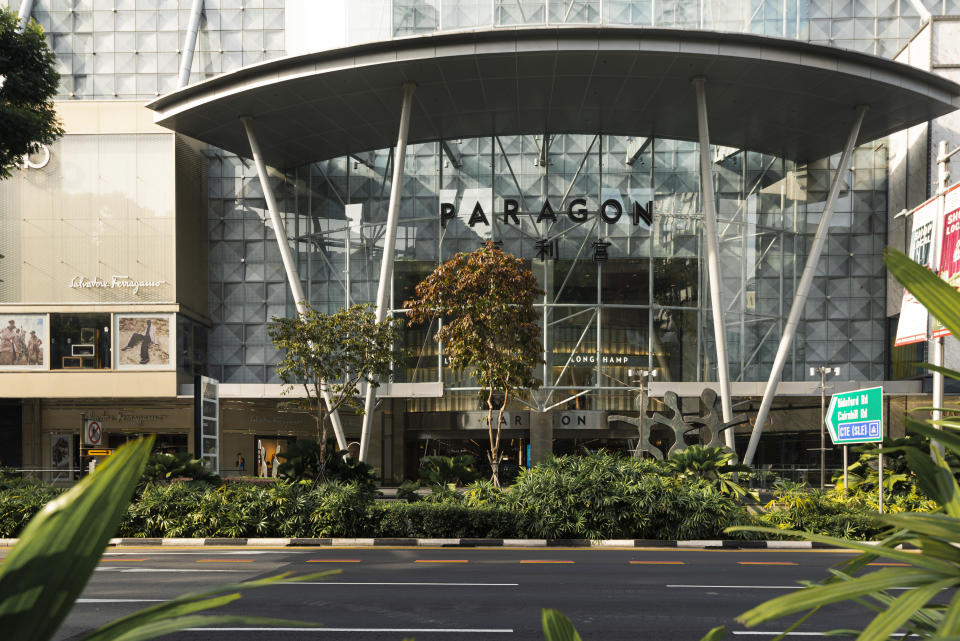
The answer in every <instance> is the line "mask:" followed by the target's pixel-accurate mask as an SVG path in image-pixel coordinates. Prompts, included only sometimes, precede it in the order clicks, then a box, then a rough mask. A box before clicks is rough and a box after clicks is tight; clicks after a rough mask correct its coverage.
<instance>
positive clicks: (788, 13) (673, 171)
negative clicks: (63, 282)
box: [0, 0, 960, 409]
mask: <svg viewBox="0 0 960 641" xmlns="http://www.w3.org/2000/svg"><path fill="white" fill-rule="evenodd" d="M918 1H920V2H922V3H923V4H924V6H926V7H927V9H928V10H930V11H931V12H932V13H933V14H935V15H940V14H951V13H956V12H957V10H958V6H956V5H958V4H960V0H935V1H933V0H918ZM0 4H6V5H8V6H9V7H10V8H12V9H17V8H18V7H19V4H20V3H19V1H18V0H7V1H6V2H4V1H3V0H0ZM191 4H192V2H191V0H36V1H35V3H34V6H33V12H32V17H33V18H34V19H36V20H37V21H38V22H40V24H41V25H42V26H43V27H44V29H46V31H47V34H48V37H49V39H50V42H51V45H52V46H53V48H54V50H55V52H56V54H57V61H58V62H57V64H58V65H59V71H60V73H61V74H62V81H61V88H60V98H61V99H63V100H69V99H97V100H118V99H132V98H136V99H150V98H153V97H155V96H156V95H158V94H162V93H165V92H167V91H171V90H173V89H174V88H175V84H176V77H177V72H178V66H179V61H180V55H181V53H180V52H181V50H182V48H183V42H184V36H185V29H186V25H187V22H188V17H189V11H190V6H191ZM323 4H324V6H325V7H329V15H330V16H332V17H333V19H332V20H330V21H329V23H326V24H322V25H320V24H314V23H306V24H296V22H295V21H292V20H291V16H294V17H295V15H294V14H296V15H300V13H302V12H303V11H304V7H306V6H310V7H312V8H313V10H314V11H320V12H321V13H323V11H325V10H326V9H323V10H320V9H316V6H317V5H315V4H314V2H313V0H206V2H205V3H204V12H203V19H202V21H201V24H200V34H199V38H198V42H197V53H196V56H195V58H194V65H193V73H192V76H191V81H192V82H197V81H199V80H202V79H206V78H210V77H213V76H216V75H218V74H221V73H225V72H229V71H233V70H236V69H239V68H241V67H243V66H246V65H250V64H254V63H257V62H260V61H263V60H266V59H269V58H273V57H277V56H281V55H285V54H287V53H297V52H296V51H294V52H291V51H289V47H288V45H287V43H288V41H291V40H292V39H293V38H292V36H291V32H290V31H289V30H290V29H300V30H304V31H310V30H312V29H314V28H321V29H322V30H324V31H325V32H330V33H333V32H337V33H340V34H341V36H340V37H339V40H336V39H335V40H336V42H337V43H339V44H353V43H358V42H368V41H374V40H384V39H389V38H393V37H406V36H412V35H420V34H425V33H432V32H437V31H450V30H461V29H480V30H482V29H496V28H514V27H517V26H523V25H531V26H535V25H571V26H575V25H611V26H617V25H622V26H639V27H643V26H647V27H663V28H679V29H706V30H718V31H735V32H747V33H755V34H760V35H766V36H778V37H786V38H794V39H798V40H801V41H807V42H813V43H818V44H825V45H830V46H836V47H845V48H851V49H856V50H859V51H864V52H868V53H874V54H877V55H882V56H892V55H893V53H894V52H895V51H896V50H897V49H899V48H900V47H901V46H902V45H903V44H904V43H905V42H906V40H907V39H908V38H909V37H910V36H911V35H912V34H913V33H914V31H915V30H916V28H917V27H918V26H919V24H920V17H919V15H918V14H917V12H916V10H915V8H914V5H913V4H912V3H911V2H910V1H909V0H749V1H747V0H707V1H703V2H701V1H699V0H697V1H687V0H677V1H673V2H656V1H655V0H563V1H561V0H354V1H352V2H345V1H342V0H324V3H323ZM298 12H300V13H298ZM324 15H325V14H324ZM327 41H328V40H327V39H325V38H320V37H313V38H312V44H311V46H312V47H313V48H314V49H318V48H323V47H324V46H328V45H326V44H325V43H326V42H327ZM339 44H338V45H337V46H339ZM691 108H693V106H692V105H691ZM96 140H97V138H96V137H91V141H96ZM81 142H82V141H77V142H76V144H81ZM146 142H149V141H148V140H147V139H146V137H139V138H137V139H136V141H135V140H134V139H133V138H132V137H131V140H130V144H131V145H132V144H134V143H136V144H138V145H143V144H146ZM63 144H68V143H67V142H66V139H65V141H64V143H63ZM69 144H74V143H69ZM90 144H94V142H91V143H90ZM96 144H97V145H101V146H102V145H103V144H106V143H105V142H103V141H99V142H96ZM65 151H66V150H65ZM102 151H103V150H86V151H84V150H81V149H77V150H73V151H71V154H70V155H71V157H75V158H76V159H77V162H79V163H86V162H87V160H86V159H88V158H92V157H100V156H102V154H101V152H102ZM713 152H714V157H715V164H714V180H715V183H716V191H717V194H718V200H719V217H720V234H721V252H722V253H721V268H722V271H723V277H724V280H723V283H722V289H723V304H724V306H725V310H726V322H727V328H726V329H727V340H728V350H729V356H730V372H731V376H732V378H733V379H734V380H737V381H762V380H765V379H766V376H767V373H768V372H769V367H770V364H771V362H772V358H773V354H774V352H775V349H776V345H777V342H778V341H779V338H780V333H781V329H782V326H783V322H784V319H785V317H786V314H787V312H788V310H789V303H790V301H791V299H792V296H793V291H794V285H795V282H796V279H797V277H798V275H799V270H800V269H801V268H802V261H803V258H804V257H805V251H806V247H807V244H808V242H809V238H810V235H811V234H812V232H813V230H814V228H815V226H816V223H817V221H818V219H819V214H820V211H821V209H822V205H823V201H824V199H825V196H826V190H827V187H828V184H829V180H830V176H831V171H830V169H831V168H832V167H835V165H836V159H824V160H822V161H819V162H816V163H811V164H809V165H803V166H798V165H794V164H793V163H791V162H787V161H784V160H783V159H779V158H774V157H770V156H766V155H762V154H756V153H752V152H745V151H741V150H732V149H725V148H717V149H715V150H713ZM206 153H207V160H206V162H207V164H208V168H207V169H208V202H209V210H208V233H209V236H208V242H209V260H208V269H209V275H208V285H209V292H208V294H209V296H208V301H209V307H208V312H209V314H208V316H209V321H210V323H211V328H210V332H209V362H208V363H207V365H208V366H209V367H208V373H209V374H210V375H211V376H214V377H216V378H219V379H221V380H223V381H224V382H227V383H263V382H277V379H276V376H275V374H274V372H273V365H274V364H275V362H276V360H277V354H276V353H275V351H274V350H273V349H272V348H271V347H270V346H269V344H268V341H267V338H266V323H267V322H268V321H269V319H270V318H271V317H272V316H278V315H283V314H287V313H290V312H291V311H292V302H291V300H290V295H289V293H288V291H287V290H288V288H287V285H286V280H285V277H284V272H283V268H282V263H281V260H280V255H279V251H278V249H277V246H276V242H275V239H274V238H273V232H272V229H271V227H270V225H269V224H265V222H264V220H265V202H264V198H263V191H262V188H261V186H260V184H259V180H258V179H257V176H256V172H255V170H254V168H253V165H252V163H249V162H247V161H244V160H242V159H239V158H237V157H235V156H233V155H231V154H229V153H225V152H222V151H219V150H216V149H209V150H208V151H207V152H206ZM98 154H99V155H98ZM64 155H65V156H66V155H67V154H66V153H65V154H64ZM696 156H697V146H696V145H695V144H692V143H686V142H678V141H671V140H665V139H651V140H646V139H629V138H625V137H619V136H594V135H592V134H584V135H562V136H560V135H558V136H543V135H542V134H537V135H523V136H509V137H501V138H491V137H485V138H476V139H462V140H447V141H443V142H437V143H431V144H425V145H419V146H416V147H414V148H412V149H411V150H410V152H409V153H408V156H407V166H406V172H405V173H406V176H405V179H404V183H403V201H402V222H401V226H400V231H399V238H398V256H397V258H398V262H397V266H396V268H395V273H394V282H393V306H394V308H396V309H399V308H400V306H401V303H402V301H403V300H404V299H405V298H407V297H408V296H409V295H410V293H411V291H412V287H413V285H415V284H416V282H417V281H418V280H419V279H420V278H422V277H423V276H424V275H425V274H426V273H428V272H429V271H430V270H431V269H432V268H433V267H435V266H436V265H437V264H438V263H439V262H440V261H442V260H445V259H446V258H449V257H450V256H451V255H453V253H455V252H457V251H469V250H472V249H474V248H476V247H477V246H478V245H479V244H480V243H481V242H482V241H484V240H487V239H492V240H496V241H500V242H503V246H504V248H505V249H507V250H509V251H511V252H514V253H516V254H517V255H519V256H522V257H523V258H524V259H526V260H527V261H529V264H530V266H531V268H532V269H533V270H534V271H535V273H536V274H537V277H538V279H539V281H540V283H541V286H542V287H543V288H544V290H545V291H546V292H547V293H546V294H545V296H544V297H543V300H542V301H541V303H540V305H541V311H542V314H543V325H544V335H543V336H544V344H545V346H546V359H545V360H546V361H547V362H546V363H545V364H544V365H543V366H542V372H541V378H542V379H543V380H544V384H545V386H546V388H547V391H545V392H544V394H553V398H554V399H557V398H558V397H559V395H563V394H569V393H576V392H577V391H583V390H591V391H592V393H591V394H587V395H585V396H586V398H584V399H583V403H584V404H586V405H589V404H591V403H593V404H594V405H595V406H596V404H597V403H598V402H599V401H597V400H596V399H598V398H601V397H604V396H609V397H610V398H611V399H613V400H610V401H603V403H602V404H603V405H604V406H605V407H611V408H612V407H621V406H624V404H625V403H626V402H627V401H626V400H625V399H626V398H627V397H626V396H621V395H620V392H619V391H618V390H619V389H621V388H625V387H628V386H630V385H633V384H635V383H636V380H634V379H635V378H636V375H637V374H636V372H639V371H644V370H652V369H656V370H658V373H659V376H661V377H663V378H661V379H660V380H676V381H711V380H714V379H715V378H716V363H715V362H713V358H714V354H715V348H714V345H713V328H712V325H711V323H712V317H711V315H710V313H709V300H708V296H707V287H706V281H705V271H704V269H703V233H702V225H701V224H700V217H701V215H702V207H701V202H700V193H699V166H698V162H697V160H696ZM109 157H113V158H116V157H119V156H116V155H113V156H104V158H107V159H109ZM105 162H106V161H105ZM886 163H887V151H886V148H885V146H884V143H882V142H879V143H873V144H871V145H867V146H864V147H861V148H859V149H858V150H857V152H856V157H855V159H854V162H853V164H854V169H853V170H851V172H850V173H849V175H848V176H844V177H843V178H844V189H843V191H842V192H841V198H840V202H839V203H838V206H837V213H836V215H835V217H834V226H833V228H832V229H831V233H830V240H829V242H828V245H827V247H826V249H825V252H824V256H823V258H822V259H821V264H820V267H819V270H818V274H817V277H816V278H815V280H814V285H813V289H812V291H811V294H810V300H809V302H808V304H807V307H806V314H805V319H804V322H803V323H802V324H801V328H800V334H799V335H798V338H797V341H796V342H795V346H794V348H793V352H792V354H791V357H790V359H789V361H788V365H787V368H786V370H785V373H784V378H785V379H786V380H802V379H805V378H807V366H808V364H815V365H818V364H821V363H822V362H825V361H829V362H830V363H831V364H838V365H839V366H840V367H841V370H842V376H843V377H844V378H848V379H856V380H880V379H882V378H883V374H884V371H883V368H884V354H885V337H886V329H885V317H884V316H885V312H884V307H883V302H884V283H885V273H884V269H883V265H882V260H881V255H882V249H883V246H884V244H885V231H886V214H887V206H886V180H887V172H886ZM81 169H82V168H81ZM88 169H89V171H94V169H93V168H92V167H90V168H88ZM119 169H122V171H121V172H120V173H122V172H123V171H126V172H129V171H131V168H130V166H129V165H127V166H125V167H124V168H119ZM119 169H118V171H119ZM168 170H169V168H167V169H162V168H158V169H157V170H156V171H158V172H161V173H162V172H165V171H168ZM83 171H87V170H86V169H84V170H83ZM392 171H393V166H392V152H391V150H375V151H367V150H357V152H356V153H355V154H352V155H350V156H348V157H341V158H333V159H329V160H326V161H323V162H319V163H315V164H312V165H310V166H307V167H300V168H294V169H286V170H285V171H283V172H281V174H282V178H280V177H279V176H280V175H281V174H278V177H277V178H276V179H275V183H276V184H275V189H276V190H277V193H278V196H279V197H280V200H281V203H282V208H283V210H284V216H285V218H286V223H287V231H288V234H289V236H290V238H289V240H290V242H291V243H295V245H296V249H297V251H296V257H297V260H298V264H299V269H300V275H301V278H302V279H303V280H304V283H305V285H306V288H307V291H308V295H309V298H310V301H311V303H313V304H314V305H315V306H319V307H323V308H327V309H333V308H335V307H338V306H340V305H343V304H344V303H346V302H367V301H372V300H373V298H374V295H375V292H376V285H377V283H376V281H377V278H378V273H379V261H380V253H379V251H380V250H379V247H381V246H382V231H383V229H382V228H383V223H384V220H385V217H386V207H387V200H388V196H389V181H390V177H391V175H392ZM102 174H103V172H100V175H102ZM118 175H119V174H118ZM144 184H145V185H147V184H156V183H155V182H153V181H150V182H147V181H144ZM144 188H146V187H144ZM579 198H583V199H585V200H586V203H585V204H584V205H582V206H575V209H578V210H579V208H580V207H585V208H586V209H587V210H589V214H588V216H587V218H588V219H587V221H586V222H580V221H577V220H574V219H572V218H571V217H570V216H569V215H568V213H567V209H568V207H569V206H570V205H571V204H572V203H573V202H574V200H575V199H579ZM505 199H514V200H516V201H517V202H518V203H519V212H518V222H516V223H514V222H513V221H512V220H511V221H508V222H504V220H503V216H502V213H501V212H502V209H503V203H504V200H505ZM609 199H613V200H616V201H617V202H618V203H619V204H620V205H621V206H622V209H623V211H622V214H621V218H620V219H619V220H618V221H617V222H615V223H607V222H605V221H603V220H602V219H601V218H600V216H599V213H598V209H599V206H600V204H601V203H602V202H604V201H606V200H609ZM166 200H167V198H166V196H163V195H162V194H160V195H159V196H158V197H156V198H154V197H151V198H150V202H151V203H154V204H156V203H158V202H159V203H163V202H165V201H166ZM545 202H549V203H550V204H551V206H552V207H553V209H554V210H555V214H556V220H555V221H553V220H550V219H549V218H542V219H541V220H540V222H537V218H538V216H539V215H540V209H541V207H542V206H543V204H544V203H545ZM647 202H652V203H653V211H654V212H655V213H654V219H653V224H652V226H649V225H647V224H646V223H645V222H644V221H640V222H638V223H637V224H634V222H633V206H634V203H640V204H641V205H642V206H644V207H646V203H647ZM442 203H450V204H452V205H453V207H455V208H456V211H457V214H458V216H457V218H456V220H451V221H450V224H449V225H448V226H447V227H443V226H441V224H440V217H439V211H440V206H441V204H442ZM476 203H480V204H481V206H482V208H483V210H484V212H485V214H486V216H487V218H488V219H489V223H490V224H488V225H487V224H483V223H475V224H474V225H473V226H471V225H470V224H469V219H470V215H471V213H472V211H473V206H474V204H476ZM2 205H3V203H2V202H0V206H2ZM164 207H167V205H164ZM611 207H612V206H611ZM167 208H168V207H167ZM605 213H606V215H607V216H608V217H610V216H612V215H613V213H612V210H611V209H610V208H607V209H606V210H605ZM44 215H46V214H44ZM37 220H38V221H42V218H41V217H38V218H37ZM138 220H140V219H139V218H138ZM38 224H39V223H38ZM84 224H88V222H85V223H84ZM98 224H99V223H98ZM158 224H161V228H160V232H158V233H161V232H162V233H161V235H163V236H164V237H165V235H166V233H167V232H166V231H164V230H165V229H166V228H165V227H163V225H164V224H166V223H165V222H163V221H158ZM64 233H66V232H64ZM597 243H604V244H603V245H598V244H597ZM605 243H609V245H605ZM154 249H156V247H154ZM154 249H150V251H153V250H154ZM601 250H605V251H606V253H607V255H608V259H607V260H606V261H602V260H595V259H594V255H595V253H596V252H597V251H601ZM4 253H6V252H4ZM9 255H10V254H8V257H9ZM7 262H9V261H7ZM0 264H2V263H0ZM10 282H11V281H10V280H7V282H6V284H4V283H0V291H9V290H4V289H3V288H4V287H6V288H10V287H11V285H10ZM6 296H7V297H6V298H5V299H4V300H6V301H13V300H26V299H24V298H22V293H19V292H18V293H17V294H16V295H14V294H12V293H11V294H9V295H6ZM201 334H202V332H199V331H198V332H196V337H195V338H190V339H189V340H190V341H192V342H189V343H184V344H181V345H179V346H178V351H179V352H180V353H181V354H182V355H185V354H193V353H195V352H196V353H200V352H202V351H203V350H202V349H201V348H199V347H195V345H196V346H200V345H203V344H204V343H205V341H206V339H205V337H201ZM430 334H431V333H430V332H428V330H427V329H426V328H414V329H410V330H409V332H408V335H407V341H408V346H409V347H411V348H415V349H414V350H413V351H414V354H413V355H412V356H411V357H410V358H409V359H408V361H407V362H406V363H404V364H403V366H398V368H397V370H396V379H397V380H398V381H438V380H439V381H443V382H444V384H445V385H446V386H447V387H448V388H463V389H464V390H468V389H469V387H470V382H469V381H466V380H461V379H459V378H458V377H457V375H456V374H455V373H453V372H451V371H449V370H448V369H447V368H445V367H444V366H443V357H442V354H440V353H439V352H438V350H437V347H436V346H435V345H434V343H433V342H432V340H431V339H430ZM194 335H195V332H193V331H190V332H181V339H182V341H187V340H188V339H187V336H190V337H194ZM192 361H193V362H192V363H191V365H190V367H189V369H190V371H200V370H202V369H203V363H200V362H199V359H198V358H194V359H192ZM465 394H466V392H465ZM443 402H449V403H452V404H454V405H456V403H457V401H443ZM410 403H411V407H412V406H414V405H416V404H418V403H419V404H426V405H429V404H430V403H435V401H410ZM451 409H456V408H454V407H451Z"/></svg>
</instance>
